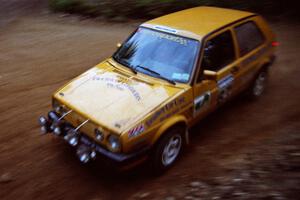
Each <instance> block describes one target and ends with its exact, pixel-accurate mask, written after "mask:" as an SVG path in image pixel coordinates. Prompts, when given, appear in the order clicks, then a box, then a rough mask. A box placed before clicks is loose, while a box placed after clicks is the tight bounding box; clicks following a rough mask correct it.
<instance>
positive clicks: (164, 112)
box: [146, 97, 186, 127]
mask: <svg viewBox="0 0 300 200" xmlns="http://www.w3.org/2000/svg"><path fill="white" fill-rule="evenodd" d="M184 103H185V98H184V97H179V98H177V99H175V100H174V101H171V102H170V103H168V104H166V105H165V106H164V107H162V108H161V109H159V110H158V111H156V112H155V113H154V114H153V115H152V116H151V117H150V118H149V119H148V120H147V122H146V125H147V126H148V127H149V126H151V125H152V124H153V123H154V122H155V121H156V120H158V119H159V120H160V121H163V120H165V119H167V118H169V117H170V116H172V115H174V114H176V113H177V112H179V110H180V109H182V108H183V107H185V106H186V104H184Z"/></svg>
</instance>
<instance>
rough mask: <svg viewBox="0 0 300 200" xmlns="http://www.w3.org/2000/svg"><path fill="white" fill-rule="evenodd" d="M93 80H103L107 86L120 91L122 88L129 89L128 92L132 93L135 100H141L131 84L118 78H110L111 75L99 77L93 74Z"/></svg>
mask: <svg viewBox="0 0 300 200" xmlns="http://www.w3.org/2000/svg"><path fill="white" fill-rule="evenodd" d="M93 80H97V81H103V82H105V83H106V86H107V87H109V88H114V89H117V90H120V91H124V90H129V91H130V93H131V94H132V95H133V97H134V98H135V99H136V100H137V101H140V100H141V96H140V94H139V93H138V91H137V90H136V89H135V88H134V87H132V86H131V85H128V84H126V83H124V82H121V81H119V79H116V78H111V77H99V76H94V77H93Z"/></svg>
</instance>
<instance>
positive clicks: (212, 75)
mask: <svg viewBox="0 0 300 200" xmlns="http://www.w3.org/2000/svg"><path fill="white" fill-rule="evenodd" d="M203 77H204V80H217V72H214V71H210V70H204V71H203Z"/></svg>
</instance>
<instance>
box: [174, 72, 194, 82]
mask: <svg viewBox="0 0 300 200" xmlns="http://www.w3.org/2000/svg"><path fill="white" fill-rule="evenodd" d="M189 78H190V75H189V74H187V73H183V74H182V73H173V74H172V79H176V80H181V81H187V80H189Z"/></svg>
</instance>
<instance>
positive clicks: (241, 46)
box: [234, 20, 265, 91]
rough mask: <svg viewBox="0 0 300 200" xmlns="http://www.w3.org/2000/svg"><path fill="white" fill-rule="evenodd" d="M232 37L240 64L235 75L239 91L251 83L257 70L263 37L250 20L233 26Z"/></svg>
mask: <svg viewBox="0 0 300 200" xmlns="http://www.w3.org/2000/svg"><path fill="white" fill-rule="evenodd" d="M234 36H235V38H236V42H237V46H238V47H237V49H238V56H239V59H238V62H239V63H240V69H239V72H238V73H237V74H236V81H237V82H239V84H238V85H237V90H238V91H241V90H243V89H244V88H246V87H247V86H248V85H249V84H250V83H251V82H252V80H253V79H254V78H255V75H256V74H257V71H258V70H259V67H260V61H259V57H260V56H261V55H262V54H263V53H264V45H263V44H264V43H265V37H264V35H263V33H262V32H261V31H260V29H259V28H258V26H257V25H256V23H255V22H254V21H252V20H248V21H246V22H242V23H241V24H237V25H235V26H234Z"/></svg>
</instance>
